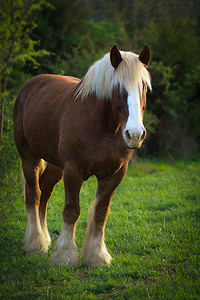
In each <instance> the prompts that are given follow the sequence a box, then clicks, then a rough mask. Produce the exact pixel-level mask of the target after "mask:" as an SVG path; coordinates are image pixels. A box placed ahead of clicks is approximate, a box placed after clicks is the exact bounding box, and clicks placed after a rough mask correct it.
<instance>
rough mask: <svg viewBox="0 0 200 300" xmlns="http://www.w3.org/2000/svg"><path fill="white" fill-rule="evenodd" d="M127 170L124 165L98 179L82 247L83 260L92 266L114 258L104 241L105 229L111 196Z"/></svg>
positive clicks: (106, 262)
mask: <svg viewBox="0 0 200 300" xmlns="http://www.w3.org/2000/svg"><path fill="white" fill-rule="evenodd" d="M126 170H127V166H124V167H122V168H121V169H120V170H119V171H118V172H117V173H115V174H114V175H113V176H111V177H108V178H104V179H102V178H101V179H99V180H98V190H97V196H96V201H95V202H94V203H93V205H92V206H91V208H90V210H89V215H88V227H87V234H86V237H85V240H84V244H83V248H82V257H83V262H84V263H86V264H88V265H90V266H94V267H95V266H97V265H99V264H106V265H108V264H110V262H111V260H112V257H111V256H110V254H109V253H108V251H107V249H106V245H105V242H104V229H105V224H106V220H107V217H108V214H109V208H110V201H111V198H112V196H113V194H114V191H115V189H116V188H117V187H118V185H119V184H120V183H121V181H122V179H123V177H124V175H125V173H126Z"/></svg>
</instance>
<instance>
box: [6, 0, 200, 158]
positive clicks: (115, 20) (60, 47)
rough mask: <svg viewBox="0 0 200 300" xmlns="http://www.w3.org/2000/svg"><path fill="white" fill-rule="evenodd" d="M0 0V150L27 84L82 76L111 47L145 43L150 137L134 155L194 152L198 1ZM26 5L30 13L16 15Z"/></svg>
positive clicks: (198, 112) (199, 131)
mask: <svg viewBox="0 0 200 300" xmlns="http://www.w3.org/2000/svg"><path fill="white" fill-rule="evenodd" d="M0 1H1V2H2V4H3V6H1V7H3V8H1V16H3V17H4V18H3V19H2V21H0V22H1V25H0V26H1V27H0V29H1V33H2V36H1V38H0V52H1V53H0V54H2V55H1V56H2V58H1V60H2V62H1V70H0V71H1V75H0V80H1V114H2V103H4V111H5V113H4V123H3V138H2V146H1V147H4V144H6V140H8V138H9V135H11V132H12V108H13V103H14V99H15V97H16V93H17V91H18V90H19V88H20V87H21V86H22V85H23V84H24V82H25V81H26V80H27V79H28V78H30V77H31V76H34V75H36V74H39V73H55V74H63V75H72V76H76V77H79V78H81V77H83V76H84V74H85V73H86V71H87V70H88V68H89V66H90V65H91V64H92V63H93V62H94V61H96V60H97V59H99V58H100V57H102V56H103V55H104V54H105V53H107V52H108V51H109V49H110V47H111V46H112V45H113V44H114V43H117V44H118V46H119V48H120V49H121V50H125V51H127V50H131V51H133V52H135V53H139V52H140V51H141V49H142V48H143V46H144V44H146V43H147V44H149V45H150V47H151V49H152V61H151V64H150V67H149V70H150V73H151V76H152V86H153V91H152V93H150V94H149V95H148V104H147V111H146V114H145V121H144V124H145V125H146V127H147V131H148V139H147V141H146V143H145V145H144V146H143V148H142V150H141V151H140V154H141V155H142V154H143V155H149V156H153V155H170V156H177V155H178V156H180V155H181V156H182V155H183V156H184V155H187V154H188V153H189V152H191V151H193V150H195V149H197V147H198V142H199V138H200V122H199V116H200V105H199V98H200V84H199V83H200V61H199V53H200V40H199V37H200V34H199V33H200V2H199V1H197V0H194V1H192V0H149V1H145V0H132V1H131V0H111V1H106V0H85V1H81V0H73V1H70V0H65V1H63V0H56V1H55V0H49V1H39V0H38V1H31V0H24V1H21V0H16V1H12V0H8V1H5V0H0ZM28 5H29V6H30V7H31V9H30V10H29V13H27V15H26V17H23V16H22V15H21V17H19V16H20V13H21V12H22V10H23V8H24V7H28ZM17 11H18V15H17V14H16V12H17ZM21 14H22V13H21ZM20 18H21V19H22V18H24V19H23V20H24V23H23V24H22V27H21V28H20V27H19V26H18V27H16V24H18V23H17V22H21V21H20ZM6 22H7V23H6ZM6 26H7V31H6V30H5V28H6ZM12 26H13V27H12ZM9 28H18V29H17V30H16V32H18V33H17V34H18V35H17V37H15V38H14V41H13V42H14V44H13V45H15V46H16V47H18V48H16V49H15V48H14V46H13V48H12V47H9V46H10V45H11V42H12V34H13V32H15V31H14V29H13V30H12V31H11V33H9ZM20 30H21V32H20ZM19 32H20V33H19ZM9 35H10V37H9ZM5 36H6V37H7V38H6V39H5ZM14 36H15V35H14ZM6 47H7V48H6ZM9 50H12V51H13V58H12V55H10V57H9V53H10V52H9ZM6 51H7V52H6ZM12 51H11V52H12ZM20 51H21V52H20ZM9 59H10V60H9ZM6 62H7V65H6ZM5 66H7V69H6V67H5ZM5 82H6V84H5ZM2 99H3V100H2ZM7 143H8V142H7Z"/></svg>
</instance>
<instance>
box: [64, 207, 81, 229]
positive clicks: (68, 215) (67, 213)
mask: <svg viewBox="0 0 200 300" xmlns="http://www.w3.org/2000/svg"><path fill="white" fill-rule="evenodd" d="M79 215H80V206H79V205H77V206H75V207H69V206H66V207H65V208H64V210H63V219H64V222H65V223H67V224H75V223H76V221H77V219H78V217H79Z"/></svg>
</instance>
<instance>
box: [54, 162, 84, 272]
mask: <svg viewBox="0 0 200 300" xmlns="http://www.w3.org/2000/svg"><path fill="white" fill-rule="evenodd" d="M82 182H83V180H82V178H81V175H80V172H79V170H78V168H77V167H76V165H75V164H73V163H68V164H67V165H66V167H65V172H64V184H65V207H64V210H63V219H64V227H63V230H62V232H61V234H60V236H59V238H58V240H57V242H56V245H55V249H54V252H53V254H52V256H51V263H52V264H54V265H58V264H69V265H71V266H76V265H77V263H78V251H77V246H76V244H75V241H74V239H75V227H76V221H77V219H78V217H79V214H80V206H79V192H80V188H81V185H82Z"/></svg>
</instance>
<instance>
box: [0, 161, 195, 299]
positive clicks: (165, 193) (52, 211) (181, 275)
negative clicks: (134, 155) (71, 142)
mask: <svg viewBox="0 0 200 300" xmlns="http://www.w3.org/2000/svg"><path fill="white" fill-rule="evenodd" d="M96 187H97V183H96V180H95V178H90V179H89V180H88V182H86V183H84V185H83V187H82V190H81V216H80V218H79V220H78V223H77V230H76V243H77V245H78V247H79V250H80V249H81V246H82V243H83V239H84V235H85V230H86V218H87V210H88V208H89V206H90V204H91V202H92V201H93V200H94V199H95V193H96ZM63 205H64V189H63V183H62V182H61V183H60V184H59V185H57V187H56V189H55V191H54V194H53V196H52V199H51V201H50V203H49V207H48V227H49V231H50V234H51V237H52V247H51V248H50V250H49V252H48V253H47V254H46V255H44V256H39V255H36V256H32V257H29V256H27V255H26V254H25V253H24V252H23V239H24V234H25V228H26V211H25V205H24V199H23V187H22V184H21V179H20V173H19V172H18V171H17V170H16V171H13V172H10V173H8V174H7V177H5V178H4V180H3V184H2V186H1V199H0V206H1V213H0V217H1V219H0V221H1V223H0V264H1V265H0V275H1V277H0V299H181V300H182V299H199V298H200V255H199V254H200V240H199V236H200V165H199V159H198V158H193V159H188V160H179V161H177V162H174V163H170V162H167V161H150V160H146V161H136V162H135V163H134V164H131V165H130V167H129V170H128V173H127V176H126V177H125V179H124V181H123V182H122V184H121V185H120V187H119V188H118V189H117V191H116V193H115V195H114V198H113V200H112V205H111V213H110V216H109V218H108V221H107V225H106V244H107V248H108V250H109V252H110V254H111V255H112V257H113V262H112V265H111V266H110V267H106V266H100V267H98V268H96V269H92V268H89V267H87V266H85V265H83V263H82V261H81V257H80V262H79V265H78V267H76V268H74V269H73V268H71V267H69V266H62V267H53V266H51V265H50V263H49V256H50V255H51V252H52V250H53V246H54V244H55V241H56V239H57V237H58V235H59V233H60V231H61V228H62V224H63V221H62V209H63Z"/></svg>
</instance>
